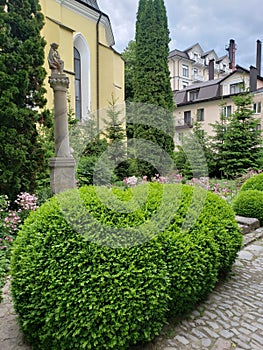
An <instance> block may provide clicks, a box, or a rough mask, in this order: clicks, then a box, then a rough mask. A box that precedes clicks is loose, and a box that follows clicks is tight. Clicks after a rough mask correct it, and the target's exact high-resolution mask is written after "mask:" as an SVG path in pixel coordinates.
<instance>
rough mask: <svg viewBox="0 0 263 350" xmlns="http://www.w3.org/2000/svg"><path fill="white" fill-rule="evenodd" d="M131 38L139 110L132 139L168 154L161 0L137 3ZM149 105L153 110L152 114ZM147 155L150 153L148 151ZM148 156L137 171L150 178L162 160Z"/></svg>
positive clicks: (169, 94) (164, 18) (168, 115)
mask: <svg viewBox="0 0 263 350" xmlns="http://www.w3.org/2000/svg"><path fill="white" fill-rule="evenodd" d="M135 39H136V40H135V42H136V59H135V76H134V80H133V88H134V101H135V102H136V103H139V104H140V108H136V113H135V115H136V117H135V119H133V122H132V124H133V135H132V136H133V137H134V138H136V139H144V140H148V141H150V142H151V143H153V144H156V145H157V146H159V147H160V148H161V149H162V150H163V151H164V152H166V153H167V154H168V155H172V152H173V150H174V143H173V117H172V111H173V108H174V102H173V94H172V89H171V85H170V73H169V69H168V54H169V46H168V44H169V41H170V39H169V30H168V24H167V15H166V9H165V6H164V2H163V0H141V1H140V2H139V7H138V13H137V22H136V38H135ZM152 106H154V107H155V108H154V111H153V110H152V108H151V107H152ZM157 106H158V107H159V110H158V109H157V108H156V107H157ZM133 118H134V115H133ZM148 120H149V122H148ZM128 122H129V119H128ZM147 153H148V154H151V153H154V152H152V151H150V150H149V152H147ZM152 157H153V160H152V161H151V159H148V161H147V162H144V161H139V166H138V169H139V171H140V173H141V175H149V176H150V175H154V173H155V172H156V170H158V169H156V163H157V164H158V163H159V164H162V159H161V158H160V157H159V156H158V155H157V154H153V155H152ZM158 157H159V158H160V159H158ZM153 164H155V166H154V165H153Z"/></svg>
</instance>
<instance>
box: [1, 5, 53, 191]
mask: <svg viewBox="0 0 263 350" xmlns="http://www.w3.org/2000/svg"><path fill="white" fill-rule="evenodd" d="M40 10H41V9H40V5H39V2H38V1H37V0H12V1H7V0H1V2H0V52H1V54H0V193H5V194H8V195H9V196H10V198H14V197H16V194H17V193H18V192H20V191H33V190H34V189H35V179H36V176H37V172H38V171H39V172H41V171H42V170H43V164H44V152H43V150H41V146H40V145H39V144H38V139H37V136H38V133H37V127H36V125H37V123H44V121H45V119H46V117H45V116H48V114H41V113H40V112H39V108H43V107H44V105H45V102H46V101H45V98H44V93H45V89H44V88H43V80H44V78H45V75H46V72H45V70H44V68H43V63H44V47H45V41H44V39H43V38H42V37H41V35H40V31H41V29H42V27H43V24H44V22H43V21H44V17H43V15H42V13H41V12H40Z"/></svg>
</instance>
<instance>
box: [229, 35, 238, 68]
mask: <svg viewBox="0 0 263 350" xmlns="http://www.w3.org/2000/svg"><path fill="white" fill-rule="evenodd" d="M226 50H227V51H228V57H229V60H230V63H229V68H230V69H232V71H235V70H236V50H237V47H236V44H235V40H234V39H230V41H229V46H228V47H227V48H226Z"/></svg>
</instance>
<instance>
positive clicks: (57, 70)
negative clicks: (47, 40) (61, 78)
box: [48, 43, 64, 74]
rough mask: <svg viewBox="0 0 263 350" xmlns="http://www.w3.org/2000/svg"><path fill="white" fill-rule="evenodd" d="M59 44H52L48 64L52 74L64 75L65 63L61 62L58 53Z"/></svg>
mask: <svg viewBox="0 0 263 350" xmlns="http://www.w3.org/2000/svg"><path fill="white" fill-rule="evenodd" d="M58 46H59V45H58V44H56V43H52V44H51V45H50V50H49V54H48V64H49V68H50V69H51V74H63V70H64V61H62V60H61V58H60V55H59V53H58Z"/></svg>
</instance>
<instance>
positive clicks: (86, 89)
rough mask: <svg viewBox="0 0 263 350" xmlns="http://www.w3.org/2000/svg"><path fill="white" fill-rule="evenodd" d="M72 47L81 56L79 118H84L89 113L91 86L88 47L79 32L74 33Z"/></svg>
mask: <svg viewBox="0 0 263 350" xmlns="http://www.w3.org/2000/svg"><path fill="white" fill-rule="evenodd" d="M73 40H74V47H75V48H76V49H77V50H78V52H79V54H80V58H81V112H82V116H81V120H86V119H87V118H88V116H89V114H90V105H91V101H90V99H91V97H90V96H91V88H90V48H89V45H88V43H87V41H86V39H85V38H84V36H83V35H82V34H81V33H76V34H75V35H74V38H73Z"/></svg>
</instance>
